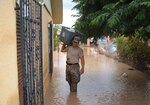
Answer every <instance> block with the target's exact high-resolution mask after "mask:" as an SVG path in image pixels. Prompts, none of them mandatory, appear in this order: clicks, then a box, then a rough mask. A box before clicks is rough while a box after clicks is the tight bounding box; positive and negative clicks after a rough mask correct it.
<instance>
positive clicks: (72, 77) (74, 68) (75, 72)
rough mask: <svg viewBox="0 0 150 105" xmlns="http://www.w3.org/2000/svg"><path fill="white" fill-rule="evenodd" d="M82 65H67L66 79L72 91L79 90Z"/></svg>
mask: <svg viewBox="0 0 150 105" xmlns="http://www.w3.org/2000/svg"><path fill="white" fill-rule="evenodd" d="M79 69H80V66H79V65H78V64H77V65H66V80H67V81H68V83H69V85H70V91H77V83H78V82H79V81H80V71H79Z"/></svg>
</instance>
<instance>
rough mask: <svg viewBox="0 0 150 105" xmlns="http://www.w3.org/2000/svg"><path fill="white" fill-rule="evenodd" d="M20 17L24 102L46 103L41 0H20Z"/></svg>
mask: <svg viewBox="0 0 150 105" xmlns="http://www.w3.org/2000/svg"><path fill="white" fill-rule="evenodd" d="M20 19H21V45H22V66H23V68H22V69H23V96H24V104H25V105H44V101H43V73H42V68H43V67H42V5H41V4H40V0H20Z"/></svg>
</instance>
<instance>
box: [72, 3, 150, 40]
mask: <svg viewBox="0 0 150 105" xmlns="http://www.w3.org/2000/svg"><path fill="white" fill-rule="evenodd" d="M73 2H75V3H77V5H76V6H75V7H74V8H73V9H77V10H78V11H79V13H78V15H79V16H80V17H79V19H78V20H77V21H76V23H75V25H74V27H75V28H76V29H78V30H80V31H81V32H82V33H85V34H86V37H93V36H94V37H95V38H97V37H100V36H101V35H108V34H109V35H113V33H118V34H125V35H127V36H132V35H134V33H135V31H137V30H139V29H141V28H142V29H143V33H142V34H141V36H142V38H143V39H145V40H147V39H149V38H150V36H149V34H150V25H149V23H150V18H149V17H150V1H149V0H73Z"/></svg>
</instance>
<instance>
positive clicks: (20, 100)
mask: <svg viewBox="0 0 150 105" xmlns="http://www.w3.org/2000/svg"><path fill="white" fill-rule="evenodd" d="M0 5H1V6H0V105H43V104H44V102H43V100H44V96H45V90H46V88H47V85H46V84H48V81H49V77H50V74H51V73H52V70H53V53H52V51H53V36H52V34H53V31H52V25H53V24H61V23H62V15H63V14H62V13H63V12H62V11H63V9H62V8H63V7H62V0H0Z"/></svg>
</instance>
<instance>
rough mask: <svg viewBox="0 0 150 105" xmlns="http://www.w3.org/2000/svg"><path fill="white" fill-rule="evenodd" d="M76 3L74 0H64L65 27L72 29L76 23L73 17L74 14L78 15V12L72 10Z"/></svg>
mask: <svg viewBox="0 0 150 105" xmlns="http://www.w3.org/2000/svg"><path fill="white" fill-rule="evenodd" d="M74 6H75V3H74V2H72V0H63V23H62V25H63V26H66V27H72V25H73V24H74V23H75V21H76V19H77V18H76V17H72V16H71V15H72V14H76V13H77V11H76V10H72V8H73V7H74Z"/></svg>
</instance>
